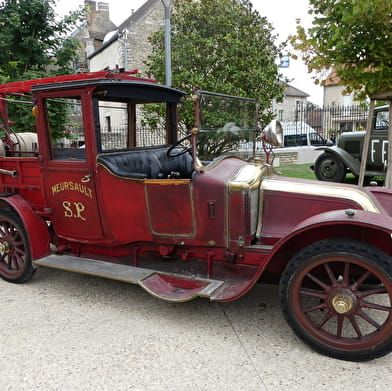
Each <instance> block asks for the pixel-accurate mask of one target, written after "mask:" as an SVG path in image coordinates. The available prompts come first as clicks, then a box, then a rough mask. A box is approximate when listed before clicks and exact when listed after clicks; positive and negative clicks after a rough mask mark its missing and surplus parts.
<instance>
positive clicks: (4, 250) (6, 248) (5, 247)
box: [0, 242, 11, 255]
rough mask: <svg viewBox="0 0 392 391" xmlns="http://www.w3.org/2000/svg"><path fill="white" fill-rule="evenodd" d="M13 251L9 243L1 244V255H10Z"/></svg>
mask: <svg viewBox="0 0 392 391" xmlns="http://www.w3.org/2000/svg"><path fill="white" fill-rule="evenodd" d="M10 251H11V248H10V245H9V244H8V242H0V255H5V254H8V253H9V252H10Z"/></svg>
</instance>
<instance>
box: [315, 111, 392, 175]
mask: <svg viewBox="0 0 392 391" xmlns="http://www.w3.org/2000/svg"><path fill="white" fill-rule="evenodd" d="M388 124H389V112H388V106H380V107H377V108H376V109H375V112H374V116H373V125H372V133H371V139H370V144H369V151H368V158H367V165H366V173H365V176H367V177H374V176H385V170H386V162H387V158H388ZM364 138H365V131H357V132H344V133H342V134H341V135H340V136H339V138H338V143H337V145H336V146H326V147H322V148H318V150H324V153H322V154H321V155H320V156H319V157H318V158H317V160H316V162H315V165H314V170H315V174H316V177H317V179H319V180H322V181H331V182H343V181H344V178H345V177H346V174H347V173H348V172H351V173H353V174H354V175H355V176H358V175H359V171H360V165H361V157H362V149H363V142H364Z"/></svg>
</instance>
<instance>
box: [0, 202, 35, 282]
mask: <svg viewBox="0 0 392 391" xmlns="http://www.w3.org/2000/svg"><path fill="white" fill-rule="evenodd" d="M33 273H34V269H33V266H32V263H31V257H30V250H29V245H28V240H27V235H26V231H25V229H24V226H23V223H22V221H21V220H20V218H19V216H18V214H17V213H16V212H15V211H14V210H12V209H10V208H4V209H0V277H1V278H3V279H4V280H6V281H10V282H15V283H22V282H25V281H27V280H29V279H30V278H31V277H32V275H33Z"/></svg>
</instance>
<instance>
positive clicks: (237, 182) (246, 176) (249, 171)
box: [229, 164, 275, 191]
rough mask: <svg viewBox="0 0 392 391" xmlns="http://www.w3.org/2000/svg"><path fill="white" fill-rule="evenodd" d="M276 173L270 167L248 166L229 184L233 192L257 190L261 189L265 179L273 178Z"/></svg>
mask: <svg viewBox="0 0 392 391" xmlns="http://www.w3.org/2000/svg"><path fill="white" fill-rule="evenodd" d="M274 172H275V171H274V170H273V169H272V168H271V167H270V166H269V165H262V166H260V165H256V164H248V165H246V166H244V167H242V168H241V169H240V171H239V172H238V173H237V174H236V176H235V177H233V179H232V180H231V181H230V182H229V188H230V190H231V191H242V190H245V191H248V190H255V189H257V188H259V187H260V184H261V181H262V179H263V178H265V177H269V176H271V175H272V174H273V173H274Z"/></svg>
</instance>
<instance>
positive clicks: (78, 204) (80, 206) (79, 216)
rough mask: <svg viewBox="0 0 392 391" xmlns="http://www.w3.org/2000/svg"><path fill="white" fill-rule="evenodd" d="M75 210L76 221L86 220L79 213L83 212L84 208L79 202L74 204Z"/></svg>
mask: <svg viewBox="0 0 392 391" xmlns="http://www.w3.org/2000/svg"><path fill="white" fill-rule="evenodd" d="M74 205H75V208H76V216H75V217H77V218H78V219H82V220H86V219H85V218H84V217H83V216H82V215H81V213H82V212H83V211H84V209H85V207H84V205H83V204H82V203H81V202H74Z"/></svg>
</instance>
